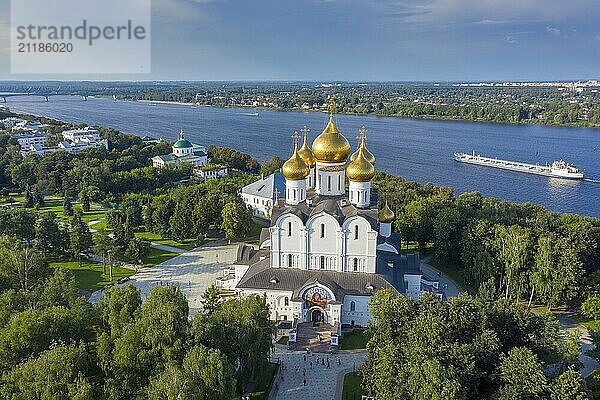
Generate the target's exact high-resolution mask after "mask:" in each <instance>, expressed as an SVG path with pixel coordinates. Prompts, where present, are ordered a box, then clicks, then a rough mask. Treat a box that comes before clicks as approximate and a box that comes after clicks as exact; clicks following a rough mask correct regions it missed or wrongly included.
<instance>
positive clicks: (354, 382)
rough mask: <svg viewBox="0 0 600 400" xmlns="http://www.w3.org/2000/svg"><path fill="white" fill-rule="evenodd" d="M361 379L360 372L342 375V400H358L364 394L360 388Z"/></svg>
mask: <svg viewBox="0 0 600 400" xmlns="http://www.w3.org/2000/svg"><path fill="white" fill-rule="evenodd" d="M361 383H362V377H361V375H360V372H358V371H356V372H348V373H347V374H346V375H344V387H343V390H342V400H358V399H360V398H361V396H362V395H364V394H366V393H365V391H364V390H363V388H362V387H361Z"/></svg>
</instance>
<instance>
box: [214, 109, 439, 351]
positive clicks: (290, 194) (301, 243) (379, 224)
mask: <svg viewBox="0 0 600 400" xmlns="http://www.w3.org/2000/svg"><path fill="white" fill-rule="evenodd" d="M334 107H335V106H334V104H333V102H331V103H330V119H329V122H328V124H327V126H326V127H325V129H324V130H323V132H322V133H321V134H320V135H319V136H318V137H317V138H316V139H315V140H314V142H313V144H312V149H309V148H308V146H307V144H306V138H305V141H304V145H303V146H302V148H301V149H298V144H297V143H296V144H295V149H294V153H293V155H292V157H291V158H290V159H289V160H288V161H286V162H285V164H284V165H283V167H282V173H283V175H284V177H285V186H286V187H285V191H284V193H285V204H283V205H281V206H279V205H276V206H275V207H274V208H273V211H272V213H271V225H270V227H269V228H264V229H263V232H262V233H261V238H260V241H259V243H260V246H259V249H254V248H252V247H250V246H242V247H241V248H240V250H239V252H238V259H237V261H236V264H235V266H234V267H233V268H231V269H230V270H229V271H228V276H227V277H224V278H223V279H221V281H220V283H221V284H222V285H226V286H229V287H231V286H233V285H234V284H235V289H236V291H237V292H238V294H239V295H240V296H246V295H250V294H259V295H263V294H264V295H266V297H267V302H268V303H269V305H270V308H271V318H272V319H273V320H276V321H291V322H292V326H293V327H294V328H298V329H299V328H300V327H301V326H303V325H302V324H305V323H311V324H326V325H328V326H330V327H331V329H332V331H334V332H337V333H338V334H341V332H342V326H350V327H354V326H366V325H367V323H368V321H369V320H370V319H371V314H370V312H369V309H368V307H367V306H368V302H369V299H370V297H371V296H372V295H373V293H375V292H377V291H378V290H380V289H384V288H385V289H389V290H391V291H392V292H394V293H402V294H404V295H406V296H409V297H411V298H414V299H418V298H419V296H420V295H421V294H422V293H423V291H424V290H431V291H436V290H435V289H434V288H433V287H432V285H434V284H435V281H433V280H428V279H424V278H423V274H422V272H421V271H420V261H419V256H418V254H416V255H411V256H408V257H406V256H402V255H401V252H400V237H399V235H398V234H397V233H393V232H392V223H393V221H394V219H395V215H394V213H393V212H392V210H390V208H389V207H388V206H387V203H385V204H382V203H381V202H380V201H379V199H378V193H377V191H376V190H374V189H372V188H371V179H372V178H373V176H374V174H375V168H374V163H375V157H374V156H373V155H372V154H371V153H370V152H369V151H368V149H367V147H366V137H365V135H364V133H365V132H366V131H365V130H363V131H361V142H360V146H359V148H358V150H357V151H356V152H355V153H354V154H352V155H351V156H350V145H349V143H348V141H347V140H346V138H344V136H342V134H341V133H340V132H339V131H338V128H337V126H336V124H335V121H334V112H333V111H334ZM309 152H310V154H309ZM311 164H312V165H311ZM313 165H314V166H313ZM346 178H347V179H348V180H349V182H350V184H349V186H348V187H346V184H345V182H346ZM243 195H244V193H243V192H242V196H243ZM232 271H233V276H232ZM426 284H428V285H426ZM294 335H295V334H293V333H291V334H290V341H291V342H293V341H294V340H295V336H294ZM333 336H335V335H333ZM333 336H332V340H331V343H332V344H335V343H334V339H333ZM336 340H337V339H336Z"/></svg>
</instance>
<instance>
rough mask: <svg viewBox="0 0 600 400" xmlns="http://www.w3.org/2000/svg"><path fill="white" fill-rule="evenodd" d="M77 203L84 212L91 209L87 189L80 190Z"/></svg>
mask: <svg viewBox="0 0 600 400" xmlns="http://www.w3.org/2000/svg"><path fill="white" fill-rule="evenodd" d="M79 203H80V204H81V208H82V209H83V211H84V212H89V211H90V210H91V204H90V195H89V193H88V192H87V190H82V191H81V192H80V193H79Z"/></svg>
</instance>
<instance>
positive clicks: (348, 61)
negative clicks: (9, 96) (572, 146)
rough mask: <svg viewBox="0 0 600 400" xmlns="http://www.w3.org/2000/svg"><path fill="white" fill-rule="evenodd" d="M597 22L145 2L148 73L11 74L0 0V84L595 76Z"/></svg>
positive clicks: (537, 14) (280, 3) (478, 0)
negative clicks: (147, 4) (148, 13)
mask: <svg viewBox="0 0 600 400" xmlns="http://www.w3.org/2000/svg"><path fill="white" fill-rule="evenodd" d="M13 1H26V0H13ZM98 1H101V0H98ZM598 21H600V0H568V1H567V0H245V1H244V0H237V1H236V0H152V28H151V29H152V35H151V37H152V45H151V49H152V53H151V56H152V72H151V73H150V74H140V75H114V74H102V75H98V74H95V75H86V74H78V75H72V74H71V75H65V74H56V75H54V74H52V75H45V74H42V75H14V74H11V73H10V63H9V35H8V23H9V2H8V0H0V80H5V79H61V80H66V79H102V80H112V79H135V80H310V81H491V80H494V81H507V80H520V81H544V80H578V79H600V22H598Z"/></svg>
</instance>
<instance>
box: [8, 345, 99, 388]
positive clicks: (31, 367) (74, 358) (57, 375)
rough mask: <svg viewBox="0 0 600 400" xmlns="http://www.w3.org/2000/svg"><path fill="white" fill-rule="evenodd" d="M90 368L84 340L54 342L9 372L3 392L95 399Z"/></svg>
mask: <svg viewBox="0 0 600 400" xmlns="http://www.w3.org/2000/svg"><path fill="white" fill-rule="evenodd" d="M90 371H91V361H90V356H89V354H88V351H87V349H86V346H85V345H84V344H81V345H74V344H70V345H57V346H53V347H52V348H51V349H49V350H46V351H43V352H42V353H41V354H40V355H39V356H38V357H37V358H30V359H28V360H27V361H25V362H24V363H22V364H20V365H19V366H17V367H16V368H14V369H13V370H11V371H10V372H9V373H7V374H6V375H5V376H4V377H3V381H4V389H3V391H2V394H3V395H4V396H6V397H7V398H14V399H36V400H38V399H39V400H43V399H67V398H68V399H77V400H93V399H94V398H95V396H94V394H93V392H92V385H91V383H90V381H89V380H88V378H87V375H88V374H90Z"/></svg>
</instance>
